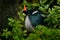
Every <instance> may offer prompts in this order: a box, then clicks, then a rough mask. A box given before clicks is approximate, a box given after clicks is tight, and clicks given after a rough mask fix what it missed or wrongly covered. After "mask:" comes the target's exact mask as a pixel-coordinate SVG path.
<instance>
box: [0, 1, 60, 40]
mask: <svg viewBox="0 0 60 40" xmlns="http://www.w3.org/2000/svg"><path fill="white" fill-rule="evenodd" d="M48 1H49V0H40V5H39V10H41V11H42V12H44V13H45V14H46V16H47V18H46V19H45V21H44V22H46V23H47V26H44V25H38V26H36V28H35V30H34V31H33V32H31V33H29V34H28V33H27V30H26V28H25V26H24V17H25V15H24V14H23V13H22V10H23V5H24V4H26V5H27V6H28V9H32V5H31V3H27V2H26V1H25V0H24V2H23V3H22V4H21V5H20V11H18V16H19V19H18V20H16V19H14V18H8V20H9V23H8V24H9V26H10V27H11V28H12V30H9V29H8V28H6V29H3V33H2V34H1V36H5V38H6V39H8V38H9V40H10V39H11V40H13V39H14V40H60V6H57V5H54V6H53V7H52V8H50V4H51V3H52V2H53V0H50V3H46V2H48ZM45 3H46V4H45ZM57 4H58V5H60V0H57ZM34 5H37V4H35V3H34Z"/></svg>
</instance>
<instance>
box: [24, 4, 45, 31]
mask: <svg viewBox="0 0 60 40" xmlns="http://www.w3.org/2000/svg"><path fill="white" fill-rule="evenodd" d="M23 12H24V14H26V17H25V27H26V29H28V30H29V31H32V30H34V28H35V27H36V26H37V25H43V24H44V22H43V21H44V18H45V17H44V15H43V12H41V11H40V10H38V7H37V6H36V7H35V8H34V9H32V10H28V9H27V8H26V5H24V10H23Z"/></svg>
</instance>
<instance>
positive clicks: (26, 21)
mask: <svg viewBox="0 0 60 40" xmlns="http://www.w3.org/2000/svg"><path fill="white" fill-rule="evenodd" d="M25 27H26V28H27V29H28V30H29V31H32V30H34V28H33V27H32V24H31V22H30V19H29V16H28V15H27V16H26V18H25Z"/></svg>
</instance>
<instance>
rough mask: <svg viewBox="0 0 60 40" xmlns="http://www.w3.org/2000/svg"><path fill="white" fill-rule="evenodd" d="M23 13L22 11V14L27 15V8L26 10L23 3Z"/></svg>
mask: <svg viewBox="0 0 60 40" xmlns="http://www.w3.org/2000/svg"><path fill="white" fill-rule="evenodd" d="M23 13H24V14H26V15H28V10H27V7H26V5H24V8H23Z"/></svg>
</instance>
